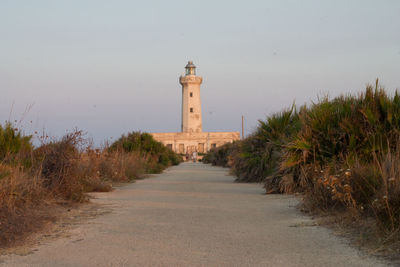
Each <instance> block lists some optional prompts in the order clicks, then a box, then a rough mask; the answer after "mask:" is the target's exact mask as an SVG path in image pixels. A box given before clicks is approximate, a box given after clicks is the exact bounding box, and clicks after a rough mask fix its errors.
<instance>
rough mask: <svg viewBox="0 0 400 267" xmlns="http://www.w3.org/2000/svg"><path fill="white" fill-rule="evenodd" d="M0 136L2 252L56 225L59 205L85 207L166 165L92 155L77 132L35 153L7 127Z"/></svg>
mask: <svg viewBox="0 0 400 267" xmlns="http://www.w3.org/2000/svg"><path fill="white" fill-rule="evenodd" d="M0 130H1V131H0V150H1V149H3V150H7V151H3V152H4V153H0V160H1V161H0V233H1V234H0V248H5V247H7V246H11V245H13V244H16V243H19V242H21V241H22V240H24V238H25V237H26V236H27V234H29V233H32V232H35V231H37V230H39V229H40V228H41V227H42V226H43V225H44V224H45V223H46V222H48V221H51V220H54V219H55V217H56V214H55V213H54V212H52V211H55V210H57V208H56V206H57V205H60V204H61V205H67V206H70V205H73V204H74V203H81V202H86V201H88V196H87V194H86V193H87V192H96V191H97V192H107V191H111V190H112V184H113V183H114V182H131V181H135V180H136V179H140V178H143V177H144V175H145V174H146V173H147V172H148V171H149V170H154V169H156V170H157V171H161V170H163V169H164V168H166V167H168V166H169V165H168V164H169V162H170V161H169V160H168V161H167V163H165V162H161V163H160V161H161V160H160V159H161V155H159V154H157V153H158V152H154V151H153V153H152V154H149V153H147V152H146V151H144V152H143V151H141V150H140V149H139V150H135V151H129V152H127V151H124V150H118V149H110V148H109V147H105V148H103V149H93V148H92V147H91V146H89V145H87V143H86V140H85V139H84V138H83V134H82V132H81V131H74V132H72V133H69V134H67V135H65V136H64V137H63V138H62V139H61V140H56V141H50V142H44V143H43V144H42V145H41V146H39V147H37V148H33V147H32V146H31V145H30V143H29V140H30V138H26V137H24V136H22V135H21V134H20V133H17V134H15V133H13V131H14V130H13V128H12V127H11V125H9V124H8V125H7V127H5V130H4V129H3V128H0ZM146 138H148V137H147V136H146ZM147 141H149V142H153V141H152V140H151V139H149V138H148V139H147ZM153 143H154V142H153ZM21 144H24V145H21ZM155 144H156V145H157V146H158V147H157V148H158V149H159V151H161V152H163V153H167V155H172V156H173V157H175V155H174V154H171V152H172V151H168V150H166V148H165V147H162V146H161V145H160V144H158V143H155ZM22 148H23V150H22ZM27 148H29V149H30V150H29V149H27ZM21 152H24V153H21ZM172 153H173V152H172ZM1 157H2V158H1ZM167 159H168V158H167Z"/></svg>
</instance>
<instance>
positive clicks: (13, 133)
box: [0, 122, 32, 161]
mask: <svg viewBox="0 0 400 267" xmlns="http://www.w3.org/2000/svg"><path fill="white" fill-rule="evenodd" d="M31 139H32V136H24V135H23V134H22V133H21V131H19V130H18V129H16V128H15V127H13V125H12V124H11V123H10V122H6V123H5V125H4V126H2V125H0V160H1V161H14V160H15V159H16V158H17V156H19V159H21V158H23V159H26V157H27V155H26V154H29V153H30V152H31V150H32V143H31ZM21 154H22V155H21Z"/></svg>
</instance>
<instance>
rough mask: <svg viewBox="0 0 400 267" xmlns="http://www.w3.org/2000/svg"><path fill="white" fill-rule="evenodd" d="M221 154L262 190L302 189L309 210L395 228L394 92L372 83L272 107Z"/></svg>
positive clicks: (398, 215) (398, 196) (398, 121)
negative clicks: (313, 100)
mask: <svg viewBox="0 0 400 267" xmlns="http://www.w3.org/2000/svg"><path fill="white" fill-rule="evenodd" d="M224 149H225V148H224V147H221V148H217V149H216V150H214V151H211V152H210V154H209V155H208V156H207V157H208V158H212V157H215V155H217V154H218V153H220V152H219V150H224ZM225 157H226V159H230V163H231V164H230V167H231V169H232V171H233V173H234V174H236V175H237V177H238V178H237V180H238V181H246V182H263V183H264V184H265V188H266V191H267V192H268V193H276V192H285V193H292V192H296V191H297V192H303V193H304V194H303V195H304V198H305V199H304V200H305V203H306V204H307V205H308V206H309V207H310V208H312V209H319V210H342V211H348V212H350V213H351V214H353V215H354V216H355V217H360V216H361V217H362V216H373V217H374V218H376V221H377V223H378V225H379V226H380V227H381V229H382V230H384V231H389V232H393V231H398V230H399V228H400V173H399V171H400V169H399V164H400V96H399V94H398V93H397V92H395V93H394V95H393V96H390V95H388V94H387V93H386V92H385V90H384V89H383V88H381V87H380V86H379V84H378V82H377V83H376V84H375V86H374V87H373V86H367V88H366V90H365V91H364V92H363V93H361V94H359V95H357V96H352V95H342V96H339V97H336V98H333V99H329V98H322V99H320V100H319V101H318V102H317V103H313V104H311V105H310V106H303V107H301V108H300V109H298V111H297V110H296V108H295V107H292V108H290V109H287V110H284V111H283V112H281V113H277V114H274V115H272V116H270V117H268V118H267V119H266V120H265V121H260V123H259V126H258V128H257V130H256V131H255V132H254V133H253V134H252V135H250V136H249V137H248V138H246V139H244V140H242V141H239V142H237V143H235V144H234V146H233V147H232V148H231V149H230V150H229V153H226V156H225ZM219 161H220V162H222V161H223V160H221V159H220V160H219Z"/></svg>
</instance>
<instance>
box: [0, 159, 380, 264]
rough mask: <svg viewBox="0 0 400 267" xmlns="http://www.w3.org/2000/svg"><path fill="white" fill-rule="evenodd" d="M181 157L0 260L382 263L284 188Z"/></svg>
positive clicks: (106, 195) (98, 199) (105, 196)
mask: <svg viewBox="0 0 400 267" xmlns="http://www.w3.org/2000/svg"><path fill="white" fill-rule="evenodd" d="M233 180H234V178H233V177H232V176H228V175H227V171H226V169H222V168H218V167H211V166H209V165H203V164H200V163H199V164H195V163H184V164H181V165H180V166H177V167H173V168H170V169H168V170H167V171H166V172H164V173H163V174H160V175H157V176H155V177H152V178H149V179H145V180H142V181H138V182H137V183H134V184H129V185H127V186H124V187H121V188H119V189H117V190H115V191H114V192H111V193H96V194H95V196H96V199H95V200H94V201H95V202H96V203H101V204H103V205H104V207H107V208H108V209H110V208H111V209H112V212H110V213H107V214H104V215H101V216H98V217H96V218H94V219H92V220H89V221H86V222H85V223H82V224H81V225H79V226H77V227H75V228H74V229H73V230H71V233H70V236H69V237H63V238H59V239H56V240H52V241H48V242H45V244H42V245H39V246H38V247H36V248H35V250H34V253H32V254H29V255H26V256H18V255H8V256H3V257H1V258H0V265H1V266H335V267H339V266H363V267H365V266H385V265H384V264H382V263H380V262H378V261H377V260H375V259H373V258H369V257H367V256H365V255H362V254H360V253H359V252H358V251H357V250H355V249H353V248H351V247H349V246H348V245H347V244H346V242H345V241H343V240H342V239H339V238H337V237H335V236H333V235H332V234H331V233H330V231H329V230H327V229H325V228H323V227H319V226H314V224H313V222H312V221H311V220H310V219H309V218H308V217H306V216H304V215H302V214H301V213H299V212H298V211H297V210H296V208H295V206H296V205H297V203H298V202H297V200H296V199H295V198H294V197H292V196H284V195H265V194H264V190H263V189H262V188H261V186H260V185H258V184H238V183H234V182H233Z"/></svg>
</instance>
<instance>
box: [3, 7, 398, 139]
mask: <svg viewBox="0 0 400 267" xmlns="http://www.w3.org/2000/svg"><path fill="white" fill-rule="evenodd" d="M399 14H400V1H397V0H381V1H378V0H375V1H371V0H369V1H368V0H357V1H356V0H353V1H352V0H346V1H343V0H340V1H327V0H325V1H321V0H319V1H310V0H308V1H299V0H296V1H295V0H293V1H282V0H279V1H278V0H277V1H267V0H262V1H251V0H249V1H216V0H214V1H208V0H202V1H175V0H170V1H121V0H114V1H110V0H108V1H105V0H92V1H89V0H69V1H56V0H47V1H43V0H35V1H30V0H26V1H22V0H0V90H1V98H0V121H1V122H4V121H5V120H7V119H8V118H11V119H12V120H14V119H20V118H22V117H24V123H23V126H24V129H25V131H26V132H27V133H31V132H33V131H35V130H40V129H43V128H44V129H45V130H46V131H47V132H49V133H50V134H51V135H55V136H60V135H62V134H63V133H65V130H67V129H72V128H73V127H78V128H80V129H83V130H85V131H87V132H88V133H89V136H91V137H93V138H94V140H95V141H96V143H99V142H101V141H102V140H105V139H107V138H109V137H113V138H117V137H119V136H120V135H121V134H122V133H126V132H128V131H133V130H142V131H149V132H152V131H154V132H163V131H179V130H180V128H179V127H180V108H181V103H180V101H181V88H180V85H179V83H178V77H179V75H180V74H181V73H182V72H183V71H184V66H185V65H186V63H187V61H188V60H193V61H194V63H195V64H196V65H197V66H198V74H199V75H201V76H203V78H204V82H203V85H202V91H201V93H202V108H203V125H204V127H203V128H204V130H205V131H230V130H237V131H238V130H240V125H241V115H242V114H243V115H245V118H246V132H247V133H249V132H250V131H251V129H254V127H255V126H256V125H257V120H258V119H264V118H265V117H266V116H267V115H268V114H271V113H273V112H276V111H279V110H281V109H282V108H284V107H287V106H289V105H290V104H291V103H292V102H293V101H294V100H295V101H296V103H297V104H303V103H305V102H308V103H309V102H310V101H312V100H315V99H316V98H317V96H318V95H324V94H329V95H330V96H336V95H338V94H340V93H348V92H351V93H357V92H360V91H362V90H363V89H364V87H365V84H366V83H373V82H374V79H375V78H379V79H380V80H381V82H382V84H383V85H384V86H385V87H386V88H387V89H388V90H389V91H391V92H393V91H394V90H395V89H396V88H400V17H399ZM13 103H14V104H13ZM30 105H33V107H32V108H31V109H30V111H29V112H28V115H26V116H23V115H22V114H23V112H24V110H25V109H26V108H27V107H28V106H30ZM10 112H11V117H10ZM31 120H32V123H30V122H29V121H31Z"/></svg>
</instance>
